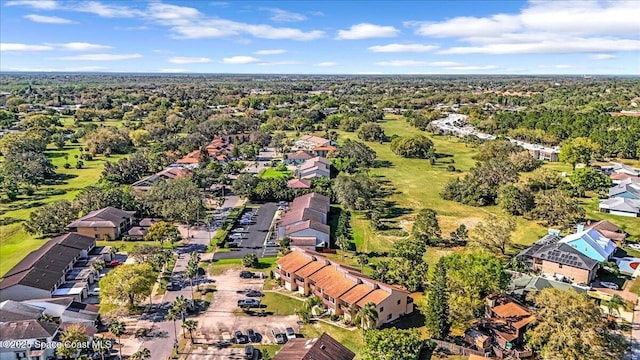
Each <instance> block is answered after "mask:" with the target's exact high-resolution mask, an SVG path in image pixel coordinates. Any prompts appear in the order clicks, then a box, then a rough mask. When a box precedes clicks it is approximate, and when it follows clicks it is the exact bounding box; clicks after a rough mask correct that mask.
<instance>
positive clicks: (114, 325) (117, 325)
mask: <svg viewBox="0 0 640 360" xmlns="http://www.w3.org/2000/svg"><path fill="white" fill-rule="evenodd" d="M124 331H125V323H124V322H123V321H118V320H113V321H112V322H111V324H110V325H109V332H110V333H112V334H113V335H115V336H116V337H117V338H118V344H119V345H120V351H119V353H120V359H122V341H120V337H121V336H122V335H123V334H124Z"/></svg>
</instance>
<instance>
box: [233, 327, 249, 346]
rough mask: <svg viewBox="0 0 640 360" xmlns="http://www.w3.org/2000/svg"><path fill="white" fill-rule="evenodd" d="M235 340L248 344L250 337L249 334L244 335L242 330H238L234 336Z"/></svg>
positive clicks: (237, 342)
mask: <svg viewBox="0 0 640 360" xmlns="http://www.w3.org/2000/svg"><path fill="white" fill-rule="evenodd" d="M233 340H234V341H235V343H236V344H246V343H248V342H249V338H248V337H247V335H244V334H243V333H242V331H240V330H236V332H235V333H234V336H233Z"/></svg>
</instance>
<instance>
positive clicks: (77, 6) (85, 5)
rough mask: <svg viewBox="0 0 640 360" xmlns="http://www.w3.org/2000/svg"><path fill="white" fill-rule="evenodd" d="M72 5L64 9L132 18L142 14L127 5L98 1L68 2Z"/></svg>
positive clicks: (104, 15)
mask: <svg viewBox="0 0 640 360" xmlns="http://www.w3.org/2000/svg"><path fill="white" fill-rule="evenodd" d="M70 4H73V6H69V7H67V8H65V9H68V10H72V11H77V12H85V13H90V14H95V15H98V16H101V17H105V18H132V17H137V16H141V15H143V13H142V12H141V11H139V10H136V9H133V8H130V7H128V6H120V5H110V4H109V5H107V4H103V3H101V2H98V1H87V2H78V3H70Z"/></svg>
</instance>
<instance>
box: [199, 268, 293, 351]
mask: <svg viewBox="0 0 640 360" xmlns="http://www.w3.org/2000/svg"><path fill="white" fill-rule="evenodd" d="M214 279H215V280H216V292H215V294H214V295H213V301H212V303H211V305H210V306H209V309H208V310H207V311H206V312H205V313H204V314H202V315H201V316H199V317H198V323H199V325H200V326H199V328H198V334H199V335H198V339H202V340H205V341H206V342H215V341H218V340H229V339H231V337H232V334H233V332H234V331H235V330H241V331H242V332H243V333H246V331H247V329H249V328H252V329H254V330H255V331H256V332H258V333H259V334H261V335H262V342H261V343H262V344H273V343H275V340H274V339H273V336H272V335H271V329H273V328H274V327H279V328H285V327H289V326H290V327H294V328H296V329H297V327H298V325H297V324H296V322H297V320H298V317H297V316H295V315H291V316H264V317H258V316H249V315H246V314H244V313H242V312H241V311H239V308H238V300H242V299H244V298H245V296H244V293H243V292H244V290H247V289H252V290H262V288H263V286H264V279H241V278H240V271H239V270H228V271H226V272H225V273H224V274H222V275H220V276H216V277H214ZM267 310H268V309H267Z"/></svg>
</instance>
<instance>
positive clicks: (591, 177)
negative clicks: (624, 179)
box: [569, 167, 611, 196]
mask: <svg viewBox="0 0 640 360" xmlns="http://www.w3.org/2000/svg"><path fill="white" fill-rule="evenodd" d="M569 181H571V185H573V187H574V188H575V189H576V190H577V192H578V194H580V196H584V192H585V191H590V190H594V191H597V192H598V193H599V194H602V195H605V194H607V191H608V190H609V188H610V187H611V179H610V178H609V177H608V176H607V175H605V174H603V173H602V172H600V171H596V170H594V169H593V168H590V167H584V168H580V169H576V170H575V171H574V172H573V173H571V175H570V176H569ZM607 195H608V194H607Z"/></svg>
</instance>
